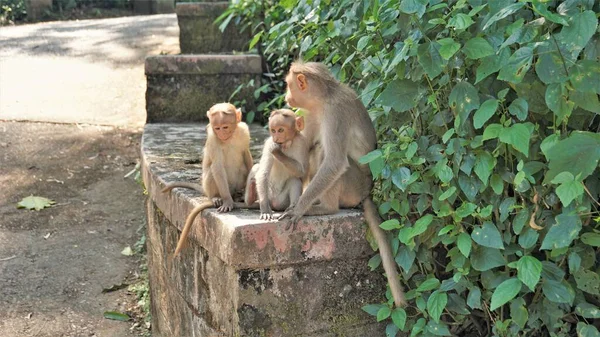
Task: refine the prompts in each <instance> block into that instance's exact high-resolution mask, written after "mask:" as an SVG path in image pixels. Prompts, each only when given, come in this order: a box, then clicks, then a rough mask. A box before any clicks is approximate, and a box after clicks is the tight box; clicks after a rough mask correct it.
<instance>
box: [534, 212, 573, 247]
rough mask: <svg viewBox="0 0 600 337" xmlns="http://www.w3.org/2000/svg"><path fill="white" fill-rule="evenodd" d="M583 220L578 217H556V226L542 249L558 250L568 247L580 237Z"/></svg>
mask: <svg viewBox="0 0 600 337" xmlns="http://www.w3.org/2000/svg"><path fill="white" fill-rule="evenodd" d="M580 230H581V219H580V218H579V216H577V215H571V214H560V215H558V216H556V224H554V225H552V226H551V227H550V230H549V231H548V234H546V237H545V238H544V241H543V242H542V246H541V247H540V249H556V248H563V247H568V246H569V245H570V244H571V242H573V240H574V239H575V238H577V236H578V235H579V231H580Z"/></svg>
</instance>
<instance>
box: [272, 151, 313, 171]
mask: <svg viewBox="0 0 600 337" xmlns="http://www.w3.org/2000/svg"><path fill="white" fill-rule="evenodd" d="M272 154H273V156H274V157H275V159H277V160H278V161H280V162H281V163H282V164H283V166H285V168H286V169H287V170H288V171H290V173H291V174H292V176H294V177H296V178H303V177H304V175H305V174H306V169H305V166H304V165H302V164H301V163H300V162H299V161H297V160H295V159H293V158H291V157H288V156H286V155H285V154H284V153H283V151H281V149H275V150H273V152H272Z"/></svg>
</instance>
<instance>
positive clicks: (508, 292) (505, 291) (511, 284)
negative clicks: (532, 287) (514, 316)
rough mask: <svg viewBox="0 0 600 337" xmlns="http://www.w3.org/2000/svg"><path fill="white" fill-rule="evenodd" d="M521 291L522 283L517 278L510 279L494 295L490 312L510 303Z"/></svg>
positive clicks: (501, 284)
mask: <svg viewBox="0 0 600 337" xmlns="http://www.w3.org/2000/svg"><path fill="white" fill-rule="evenodd" d="M519 291H521V281H519V279H517V278H511V279H508V280H506V281H504V282H502V283H500V285H499V286H498V287H497V288H496V290H494V293H493V294H492V303H491V304H490V310H492V311H493V310H496V309H498V308H499V307H501V306H503V305H504V304H506V303H508V301H510V300H512V299H513V298H515V296H517V294H518V293H519Z"/></svg>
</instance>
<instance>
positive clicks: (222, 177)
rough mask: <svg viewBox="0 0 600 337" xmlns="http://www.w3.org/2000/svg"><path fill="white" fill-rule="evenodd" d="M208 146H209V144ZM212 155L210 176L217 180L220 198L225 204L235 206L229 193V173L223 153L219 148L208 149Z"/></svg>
mask: <svg viewBox="0 0 600 337" xmlns="http://www.w3.org/2000/svg"><path fill="white" fill-rule="evenodd" d="M207 145H208V144H207ZM207 147H208V146H207ZM205 150H209V151H211V153H212V156H211V159H212V163H211V165H210V167H209V170H210V175H211V176H212V178H213V179H214V180H215V185H217V190H218V191H219V196H220V197H221V199H223V202H224V203H228V204H233V198H232V197H231V193H230V192H229V183H228V181H227V171H226V170H225V158H223V153H222V151H221V149H220V148H218V147H217V146H214V147H210V148H206V149H205Z"/></svg>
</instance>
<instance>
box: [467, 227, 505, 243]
mask: <svg viewBox="0 0 600 337" xmlns="http://www.w3.org/2000/svg"><path fill="white" fill-rule="evenodd" d="M471 238H473V241H475V242H477V243H478V244H480V245H482V246H484V247H489V248H498V249H504V243H503V242H502V236H501V235H500V232H499V231H498V228H496V226H495V225H494V223H493V222H491V221H486V222H484V223H483V226H481V227H475V229H474V230H473V233H471Z"/></svg>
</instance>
